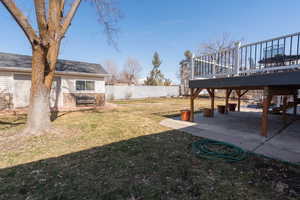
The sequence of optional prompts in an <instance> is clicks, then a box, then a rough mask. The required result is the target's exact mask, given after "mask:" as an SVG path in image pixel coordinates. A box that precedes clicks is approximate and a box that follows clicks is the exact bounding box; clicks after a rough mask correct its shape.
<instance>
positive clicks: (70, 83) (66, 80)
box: [62, 76, 105, 108]
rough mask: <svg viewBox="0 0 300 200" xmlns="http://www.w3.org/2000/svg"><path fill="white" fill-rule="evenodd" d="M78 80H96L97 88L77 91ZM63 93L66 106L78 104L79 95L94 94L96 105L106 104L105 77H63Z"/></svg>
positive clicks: (70, 106)
mask: <svg viewBox="0 0 300 200" xmlns="http://www.w3.org/2000/svg"><path fill="white" fill-rule="evenodd" d="M76 80H89V81H95V90H93V91H77V90H76V88H75V84H76ZM62 94H63V105H64V108H72V107H75V106H76V97H77V96H92V97H95V98H96V106H103V105H104V104H105V81H104V78H82V77H76V76H72V77H62Z"/></svg>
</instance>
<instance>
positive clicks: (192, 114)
mask: <svg viewBox="0 0 300 200" xmlns="http://www.w3.org/2000/svg"><path fill="white" fill-rule="evenodd" d="M190 108H191V115H190V121H191V122H192V121H194V88H191V95H190Z"/></svg>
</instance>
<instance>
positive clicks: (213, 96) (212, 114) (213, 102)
mask: <svg viewBox="0 0 300 200" xmlns="http://www.w3.org/2000/svg"><path fill="white" fill-rule="evenodd" d="M207 92H208V94H209V96H210V100H211V105H210V108H211V116H212V117H213V116H214V111H215V89H209V88H207Z"/></svg>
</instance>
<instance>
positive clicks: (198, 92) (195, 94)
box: [190, 88, 202, 122]
mask: <svg viewBox="0 0 300 200" xmlns="http://www.w3.org/2000/svg"><path fill="white" fill-rule="evenodd" d="M201 91H202V89H200V88H197V89H196V90H195V89H194V88H191V102H190V103H191V115H190V121H191V122H192V121H194V110H195V108H194V100H195V98H197V97H198V95H199V94H200V92H201Z"/></svg>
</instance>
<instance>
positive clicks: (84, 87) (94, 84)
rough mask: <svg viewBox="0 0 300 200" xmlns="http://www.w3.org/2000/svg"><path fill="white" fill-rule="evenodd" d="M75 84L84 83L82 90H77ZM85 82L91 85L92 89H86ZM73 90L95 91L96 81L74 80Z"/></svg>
mask: <svg viewBox="0 0 300 200" xmlns="http://www.w3.org/2000/svg"><path fill="white" fill-rule="evenodd" d="M77 82H84V86H83V89H78V87H77ZM87 82H91V83H93V89H87ZM75 90H76V91H77V92H78V91H79V92H80V91H95V90H96V81H95V80H75Z"/></svg>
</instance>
